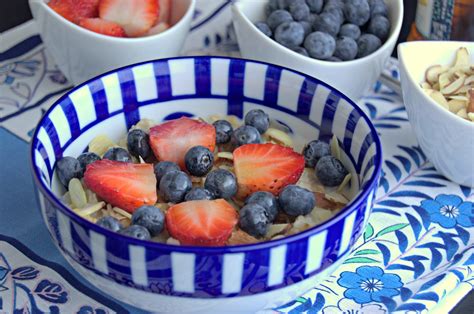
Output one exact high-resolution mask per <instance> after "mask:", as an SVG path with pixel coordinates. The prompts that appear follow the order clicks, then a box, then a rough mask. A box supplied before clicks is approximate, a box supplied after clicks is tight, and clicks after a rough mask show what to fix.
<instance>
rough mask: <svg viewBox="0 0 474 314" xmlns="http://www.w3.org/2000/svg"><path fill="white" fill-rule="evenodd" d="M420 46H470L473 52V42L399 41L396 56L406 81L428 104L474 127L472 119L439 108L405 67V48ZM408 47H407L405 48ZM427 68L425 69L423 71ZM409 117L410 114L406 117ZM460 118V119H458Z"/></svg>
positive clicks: (455, 119) (446, 115) (448, 116)
mask: <svg viewBox="0 0 474 314" xmlns="http://www.w3.org/2000/svg"><path fill="white" fill-rule="evenodd" d="M420 45H421V46H422V45H427V46H434V47H435V46H439V45H442V46H448V47H451V46H454V47H457V48H460V47H462V46H472V48H473V53H474V43H473V42H469V41H440V40H437V41H412V42H405V43H401V44H400V45H398V48H397V50H398V56H399V58H398V59H399V63H400V67H401V68H403V69H404V72H405V73H406V74H407V78H408V80H407V81H408V83H409V84H410V85H411V86H415V90H416V92H417V93H418V94H423V95H422V97H423V99H424V100H425V101H426V102H427V103H429V104H430V106H431V107H435V108H436V109H435V110H436V111H438V112H440V113H441V112H442V113H441V114H442V115H444V116H445V117H446V118H447V119H452V120H453V121H457V122H455V123H460V124H459V125H464V126H467V127H469V128H471V129H474V122H473V121H468V120H466V119H464V118H461V117H459V116H458V115H456V114H455V113H453V112H451V111H449V110H447V109H444V108H441V106H440V105H439V104H438V103H437V102H436V101H434V99H432V98H431V97H429V96H428V94H426V93H425V91H424V90H423V88H421V86H420V82H417V81H416V80H415V78H414V75H413V72H412V71H410V69H409V68H408V67H407V65H406V63H405V62H406V59H407V58H406V55H407V51H406V49H410V48H412V47H417V46H420ZM407 47H408V48H407ZM433 51H436V49H433ZM455 53H456V51H454V52H453V54H455ZM439 64H443V63H442V62H439ZM427 69H428V68H426V69H425V72H426V70H427ZM402 91H403V84H402ZM415 106H418V107H419V106H421V105H420V104H418V103H417V104H413V106H412V107H415ZM408 118H410V116H409V117H408ZM460 120H461V121H460Z"/></svg>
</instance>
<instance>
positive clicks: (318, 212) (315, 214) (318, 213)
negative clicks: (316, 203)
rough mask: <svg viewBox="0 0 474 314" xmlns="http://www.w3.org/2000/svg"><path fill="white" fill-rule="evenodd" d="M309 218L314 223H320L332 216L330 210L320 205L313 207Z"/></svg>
mask: <svg viewBox="0 0 474 314" xmlns="http://www.w3.org/2000/svg"><path fill="white" fill-rule="evenodd" d="M310 215H311V218H312V219H313V221H314V222H315V223H316V224H320V223H322V222H324V221H326V220H328V219H329V218H331V217H332V216H333V213H332V211H330V210H328V209H324V208H320V207H315V208H314V209H313V210H312V211H311V214H310Z"/></svg>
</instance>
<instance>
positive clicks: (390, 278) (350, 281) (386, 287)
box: [337, 266, 403, 303]
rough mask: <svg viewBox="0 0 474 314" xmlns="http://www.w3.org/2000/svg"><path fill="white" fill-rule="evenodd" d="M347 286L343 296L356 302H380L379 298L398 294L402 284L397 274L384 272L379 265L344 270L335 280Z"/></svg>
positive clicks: (342, 285)
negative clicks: (352, 270) (350, 270)
mask: <svg viewBox="0 0 474 314" xmlns="http://www.w3.org/2000/svg"><path fill="white" fill-rule="evenodd" d="M337 283H338V284H339V285H340V286H341V287H345V288H347V290H346V291H344V296H345V297H346V298H349V299H353V300H354V301H356V302H357V303H369V302H372V301H376V302H380V301H382V299H381V298H383V297H385V298H390V297H394V296H396V295H399V294H400V291H399V288H400V287H401V286H403V283H402V282H401V280H400V277H399V276H398V275H394V274H386V273H384V271H383V270H382V268H380V267H374V266H361V267H358V268H357V270H356V271H355V272H349V271H345V272H343V273H341V277H340V278H339V280H338V281H337Z"/></svg>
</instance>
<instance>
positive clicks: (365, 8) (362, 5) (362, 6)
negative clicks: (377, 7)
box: [344, 0, 370, 26]
mask: <svg viewBox="0 0 474 314" xmlns="http://www.w3.org/2000/svg"><path fill="white" fill-rule="evenodd" d="M344 16H345V18H346V21H348V22H349V23H352V24H355V25H359V26H361V25H364V24H365V23H367V21H368V20H369V18H370V7H369V3H368V2H367V0H351V1H346V3H345V5H344Z"/></svg>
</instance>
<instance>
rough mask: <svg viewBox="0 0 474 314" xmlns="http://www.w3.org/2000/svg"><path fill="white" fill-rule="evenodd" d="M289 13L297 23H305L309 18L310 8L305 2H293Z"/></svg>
mask: <svg viewBox="0 0 474 314" xmlns="http://www.w3.org/2000/svg"><path fill="white" fill-rule="evenodd" d="M289 11H290V13H291V16H292V17H293V19H294V20H295V21H303V20H305V19H307V18H308V17H309V7H308V5H307V4H306V2H305V1H295V2H292V3H291V4H290V7H289Z"/></svg>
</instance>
